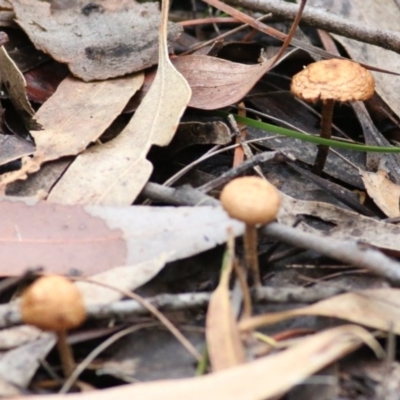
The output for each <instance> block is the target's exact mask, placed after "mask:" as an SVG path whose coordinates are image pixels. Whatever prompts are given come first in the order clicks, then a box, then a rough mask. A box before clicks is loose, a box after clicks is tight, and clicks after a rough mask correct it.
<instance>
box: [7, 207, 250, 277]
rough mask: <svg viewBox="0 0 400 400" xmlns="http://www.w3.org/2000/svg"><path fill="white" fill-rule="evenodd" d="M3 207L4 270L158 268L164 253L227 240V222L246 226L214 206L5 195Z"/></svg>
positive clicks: (172, 255) (170, 256) (190, 251)
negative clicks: (70, 202)
mask: <svg viewBox="0 0 400 400" xmlns="http://www.w3.org/2000/svg"><path fill="white" fill-rule="evenodd" d="M0 213H1V215H2V216H3V218H2V224H1V225H0V237H1V239H0V256H1V259H2V260H3V263H1V265H0V275H2V276H7V275H18V274H22V273H24V271H26V270H27V269H28V268H32V267H43V268H44V269H45V270H46V271H49V272H54V273H60V274H63V273H68V272H70V271H71V270H72V269H74V270H79V271H81V272H82V273H84V274H85V275H94V274H97V273H100V272H102V271H105V270H107V269H109V268H114V267H119V266H126V265H128V266H129V265H131V266H135V265H138V264H140V263H142V262H145V261H148V262H150V265H151V266H152V268H153V267H155V268H158V267H157V260H159V259H160V257H163V255H165V257H166V259H165V262H168V261H174V260H178V259H181V258H185V257H188V256H190V255H194V254H197V253H200V252H202V251H205V250H207V249H211V248H213V247H215V246H216V245H217V244H220V243H223V242H224V241H225V240H226V230H227V228H228V227H232V229H233V232H234V234H235V235H239V234H241V233H242V232H243V226H242V224H241V223H239V222H236V221H233V220H231V219H229V217H228V216H227V215H226V214H225V213H224V212H223V211H222V210H221V209H219V208H212V207H197V208H190V207H181V208H174V207H160V208H157V207H141V206H135V207H99V206H87V207H81V206H62V205H56V204H50V203H45V202H43V203H36V204H33V203H29V204H28V203H27V202H23V201H11V200H3V201H1V202H0ZM183 237H184V238H185V240H182V238H183ZM151 260H154V263H152V262H151Z"/></svg>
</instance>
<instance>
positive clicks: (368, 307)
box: [240, 289, 400, 334]
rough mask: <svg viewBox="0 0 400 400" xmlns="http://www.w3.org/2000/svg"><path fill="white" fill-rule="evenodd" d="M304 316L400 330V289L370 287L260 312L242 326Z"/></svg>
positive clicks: (254, 327)
mask: <svg viewBox="0 0 400 400" xmlns="http://www.w3.org/2000/svg"><path fill="white" fill-rule="evenodd" d="M301 315H320V316H325V317H335V318H340V319H346V320H348V321H351V322H354V323H357V324H361V325H365V326H369V327H371V328H375V329H380V330H383V331H387V330H390V331H392V332H394V333H395V334H399V333H400V290H399V289H369V290H361V291H359V292H355V293H345V294H341V295H338V296H334V297H331V298H329V299H326V300H322V301H319V302H318V303H315V304H313V305H311V306H307V307H303V308H297V309H295V310H289V311H283V312H277V313H270V314H264V315H258V316H255V317H251V318H248V319H246V320H243V321H241V322H240V329H242V330H250V329H256V328H257V327H260V326H262V325H270V324H273V323H276V322H279V321H283V320H285V319H288V318H293V317H296V316H301Z"/></svg>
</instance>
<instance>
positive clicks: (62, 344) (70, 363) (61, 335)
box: [56, 331, 75, 378]
mask: <svg viewBox="0 0 400 400" xmlns="http://www.w3.org/2000/svg"><path fill="white" fill-rule="evenodd" d="M56 334H57V348H58V352H59V354H60V360H61V366H62V369H63V372H64V376H65V378H68V377H69V376H70V375H71V374H72V372H73V371H74V369H75V360H74V356H73V354H72V349H71V346H70V345H69V343H68V342H67V331H58V332H56Z"/></svg>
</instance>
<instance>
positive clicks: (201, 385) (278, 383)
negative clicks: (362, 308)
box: [16, 325, 370, 400]
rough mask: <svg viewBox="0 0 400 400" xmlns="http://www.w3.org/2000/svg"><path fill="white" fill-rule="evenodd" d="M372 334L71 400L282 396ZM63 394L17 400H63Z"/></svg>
mask: <svg viewBox="0 0 400 400" xmlns="http://www.w3.org/2000/svg"><path fill="white" fill-rule="evenodd" d="M369 337H370V335H369V333H368V332H366V331H365V330H364V329H362V328H360V327H357V326H349V325H346V326H341V327H337V328H333V329H330V330H327V331H324V332H321V333H317V334H315V335H313V336H311V337H308V338H306V339H304V340H302V341H300V343H298V344H297V345H294V346H293V347H291V348H290V349H288V350H285V351H282V352H280V353H276V354H274V355H271V356H268V357H263V358H261V359H259V360H256V361H253V362H250V363H247V364H244V365H239V366H237V367H234V368H230V369H228V370H225V371H220V372H215V373H213V374H209V375H205V376H201V377H195V378H188V379H174V380H164V381H155V382H147V383H135V384H131V385H124V386H122V387H118V388H114V389H106V390H100V391H99V390H96V391H89V392H84V393H79V394H70V395H68V396H66V397H65V398H66V399H70V400H94V399H96V400H106V399H107V400H108V399H110V398H118V399H119V400H129V399H132V398H138V399H146V400H159V399H164V398H166V396H167V397H168V398H170V399H174V400H187V399H191V400H204V399H205V398H210V399H218V400H232V399H235V400H259V399H266V398H271V397H273V396H278V395H282V394H283V393H285V392H287V391H288V390H290V389H291V388H292V387H293V386H295V385H297V384H300V383H302V382H303V381H304V380H305V379H307V378H308V377H309V376H310V375H312V374H314V373H315V372H318V371H319V370H321V369H322V368H324V367H325V366H327V365H329V364H331V363H332V362H333V361H335V360H337V359H339V358H341V357H343V356H345V355H346V354H348V353H350V352H351V351H353V350H355V349H356V348H358V347H359V346H360V345H361V343H362V341H363V340H370V339H369ZM59 397H60V395H42V396H29V397H17V398H16V400H59Z"/></svg>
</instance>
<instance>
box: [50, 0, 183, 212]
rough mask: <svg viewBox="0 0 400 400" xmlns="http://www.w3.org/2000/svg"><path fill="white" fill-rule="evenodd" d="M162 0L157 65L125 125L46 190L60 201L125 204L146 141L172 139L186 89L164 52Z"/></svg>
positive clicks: (142, 173)
mask: <svg viewBox="0 0 400 400" xmlns="http://www.w3.org/2000/svg"><path fill="white" fill-rule="evenodd" d="M166 4H167V2H166V1H163V2H162V5H163V9H162V24H161V26H160V53H159V65H158V70H157V74H156V77H155V80H154V82H153V84H152V86H151V88H150V90H149V91H148V93H147V95H146V97H145V98H144V99H143V101H142V103H141V104H140V106H139V108H138V109H137V111H136V113H135V115H134V116H133V118H132V119H131V121H130V122H129V124H128V125H127V126H126V128H125V129H124V130H123V131H122V132H121V133H120V134H119V135H118V136H117V137H116V138H115V139H113V140H111V141H110V142H108V143H106V144H105V145H101V146H93V147H92V148H90V149H89V150H87V151H86V152H85V153H84V154H82V155H81V156H80V157H78V159H77V160H76V161H75V162H74V163H73V164H72V165H71V167H70V168H69V169H68V171H67V172H66V173H65V174H64V175H63V177H62V179H61V180H60V181H59V182H58V183H57V185H56V186H55V187H54V188H53V190H52V192H51V193H50V196H49V199H50V200H51V201H55V202H61V203H63V204H78V203H79V204H87V203H89V204H103V205H104V204H107V205H129V204H131V203H132V202H133V201H134V200H135V198H136V197H137V196H138V194H139V193H140V192H141V190H142V189H143V186H144V185H145V184H146V182H147V181H148V179H149V177H150V175H151V172H152V170H153V166H152V165H151V163H150V162H149V161H148V160H147V159H146V155H147V153H148V151H149V150H150V148H151V146H152V145H157V146H166V145H167V144H169V142H170V141H171V140H172V138H173V136H174V134H175V131H176V129H177V127H178V124H179V120H180V118H181V116H182V114H183V112H184V111H185V109H186V106H187V104H188V102H189V99H190V95H191V91H190V87H189V85H188V84H187V82H186V80H185V79H184V78H183V77H182V75H181V74H180V73H179V72H177V71H176V70H175V68H174V67H173V65H172V64H171V62H170V60H169V57H168V48H167V43H166V29H167V18H168V7H167V5H166Z"/></svg>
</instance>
